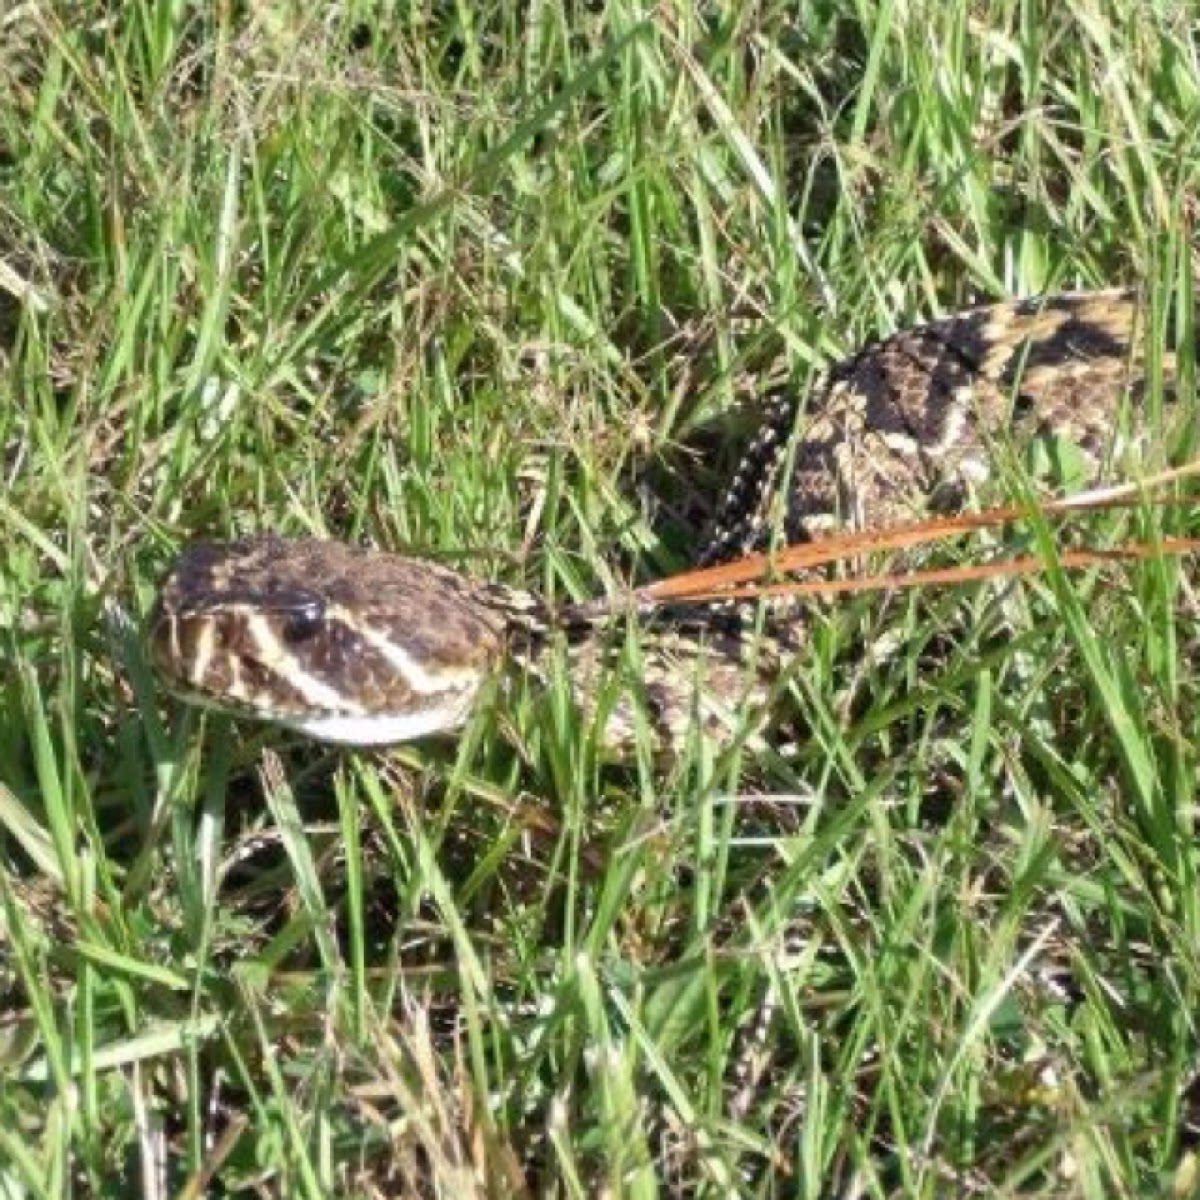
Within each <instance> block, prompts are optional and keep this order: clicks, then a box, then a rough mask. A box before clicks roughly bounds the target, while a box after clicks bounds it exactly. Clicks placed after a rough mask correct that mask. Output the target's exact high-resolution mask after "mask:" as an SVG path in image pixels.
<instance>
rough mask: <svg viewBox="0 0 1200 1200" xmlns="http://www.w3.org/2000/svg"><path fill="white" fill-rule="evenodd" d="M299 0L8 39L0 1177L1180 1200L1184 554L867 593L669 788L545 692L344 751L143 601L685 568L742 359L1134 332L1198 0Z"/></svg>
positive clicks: (577, 580)
mask: <svg viewBox="0 0 1200 1200" xmlns="http://www.w3.org/2000/svg"><path fill="white" fill-rule="evenodd" d="M303 10H304V6H293V5H287V4H280V3H266V4H258V5H248V6H243V5H238V4H226V5H214V6H207V5H194V4H187V3H183V2H181V0H157V2H155V0H130V2H129V3H126V4H124V5H106V4H102V3H98V2H87V3H83V4H68V3H66V2H65V0H33V2H30V3H25V4H19V5H16V6H10V10H9V11H6V13H5V14H4V15H3V16H2V17H0V30H2V31H3V34H2V37H0V80H2V83H3V86H2V87H0V245H2V247H3V253H2V255H0V259H2V262H3V278H0V285H2V293H0V295H2V296H3V304H0V330H2V332H3V338H2V341H0V347H2V349H0V354H2V356H3V357H2V365H3V372H2V375H0V379H2V383H0V445H2V446H3V463H4V477H5V487H4V490H3V492H2V493H0V522H2V524H3V531H4V533H3V545H4V567H3V574H2V575H0V698H2V704H0V1195H3V1196H4V1197H5V1198H6V1200H7V1198H8V1197H27V1196H28V1197H42V1196H57V1195H61V1194H65V1193H67V1192H71V1193H72V1194H80V1195H97V1196H127V1195H130V1194H135V1193H136V1194H143V1195H147V1196H167V1195H170V1196H179V1197H186V1196H198V1195H201V1194H210V1195H224V1194H233V1193H239V1194H272V1195H289V1196H290V1195H295V1196H319V1195H329V1194H347V1195H360V1196H376V1195H429V1196H435V1195H436V1196H455V1197H462V1196H472V1195H479V1196H483V1195H492V1196H498V1195H504V1196H507V1195H529V1196H532V1195H543V1194H544V1195H554V1196H583V1195H614V1196H615V1195H629V1196H650V1195H654V1194H665V1195H705V1196H717V1195H719V1196H725V1195H730V1194H744V1195H747V1196H762V1197H774V1196H779V1197H782V1196H797V1197H821V1196H867V1197H899V1196H906V1197H907V1196H915V1197H934V1196H945V1195H961V1196H970V1195H987V1196H993V1195H1029V1196H1044V1197H1050V1196H1055V1197H1062V1196H1080V1197H1101V1196H1103V1197H1113V1196H1131V1197H1132V1196H1138V1197H1141V1196H1150V1195H1161V1196H1169V1197H1186V1196H1191V1195H1196V1194H1198V1187H1200V1184H1198V1182H1197V1181H1198V1180H1200V1160H1198V1158H1197V1151H1196V1142H1197V1134H1198V1132H1200V1084H1198V1083H1197V1074H1198V1072H1200V1035H1198V1031H1197V1027H1196V1019H1195V1016H1194V1014H1195V1013H1196V1012H1197V1011H1200V1003H1198V1001H1200V949H1198V948H1200V904H1198V893H1197V889H1196V850H1195V818H1196V811H1197V808H1196V805H1197V794H1196V781H1197V766H1198V763H1197V757H1198V756H1197V745H1198V741H1197V733H1198V729H1197V719H1198V718H1197V711H1198V708H1197V678H1196V670H1195V662H1196V654H1195V645H1196V637H1195V627H1194V611H1195V609H1194V597H1193V594H1192V590H1191V583H1190V582H1189V580H1188V577H1187V575H1186V572H1184V571H1181V570H1180V569H1179V568H1178V567H1177V565H1176V564H1174V563H1170V562H1158V561H1153V562H1149V563H1146V564H1139V565H1136V566H1131V567H1129V568H1122V569H1121V570H1120V571H1119V572H1116V573H1114V572H1106V573H1104V574H1102V575H1094V574H1093V575H1082V576H1078V577H1072V578H1070V579H1067V578H1065V577H1062V576H1061V575H1060V574H1057V573H1055V572H1053V571H1052V572H1050V573H1049V574H1048V575H1047V576H1045V577H1044V578H1043V579H1041V580H1038V581H1033V582H1027V583H1021V584H1016V585H1013V586H1011V587H1007V588H996V587H994V586H990V587H983V588H974V589H964V590H962V591H960V592H957V593H944V592H943V593H931V594H930V595H928V596H924V597H920V598H918V599H914V598H911V597H892V598H883V597H870V598H866V599H855V600H854V601H848V602H846V603H845V604H841V605H839V606H838V607H837V608H836V609H834V610H832V611H831V612H829V613H828V614H826V615H822V616H820V617H819V618H817V619H816V620H815V622H814V628H813V631H812V636H811V639H810V644H809V646H808V647H807V648H806V650H805V652H804V654H803V656H802V660H801V662H800V663H798V664H797V667H796V668H795V671H794V674H793V676H792V680H791V683H790V685H789V688H788V689H787V695H786V696H784V697H783V698H782V699H781V710H782V713H783V715H785V716H787V717H790V718H791V719H792V720H793V721H794V722H795V723H796V724H797V725H798V726H799V727H801V728H803V729H804V730H805V731H806V737H805V739H804V740H803V742H802V743H801V744H800V746H799V747H798V749H797V752H796V753H795V755H793V756H791V757H789V756H787V755H784V754H781V753H775V752H772V751H770V750H767V751H763V752H761V753H758V752H754V753H751V752H750V751H748V750H739V749H738V748H736V747H734V748H733V749H730V750H724V751H722V750H720V749H714V748H712V747H708V746H697V747H695V748H694V751H693V752H691V753H688V754H685V755H684V756H683V757H682V758H681V759H680V761H678V762H676V763H674V764H671V765H669V766H664V765H662V764H658V763H655V762H654V761H653V760H652V759H651V758H649V757H648V756H646V755H643V756H641V757H635V758H634V759H633V760H632V761H631V762H630V763H627V764H624V765H621V766H613V765H611V764H605V763H603V762H602V761H599V760H598V758H597V756H596V755H595V754H594V752H593V750H592V748H591V747H590V745H589V738H588V733H587V730H586V729H584V728H581V726H580V722H579V720H578V717H577V716H576V715H575V714H574V713H573V711H572V710H571V707H570V705H569V704H568V703H566V702H565V700H566V689H565V687H564V686H562V681H561V680H560V681H559V683H558V684H557V685H555V686H552V687H550V688H549V689H548V691H547V693H546V694H543V695H537V694H531V695H529V696H526V697H523V698H520V699H516V700H512V701H511V702H508V701H505V699H504V697H503V696H501V695H499V694H497V695H496V696H495V697H494V703H492V704H490V705H487V706H484V707H483V709H482V710H481V711H480V713H479V714H478V715H477V717H476V718H475V719H474V720H473V721H472V723H471V725H470V727H469V728H468V730H467V731H466V732H465V733H464V735H463V737H462V738H461V739H460V740H458V741H457V742H456V743H454V744H436V743H431V744H429V745H417V746H412V747H407V748H401V749H398V750H397V751H395V752H394V753H387V754H353V753H327V752H324V751H321V750H318V749H314V748H313V747H311V746H308V745H305V744H304V743H302V742H300V741H299V740H297V739H294V738H291V737H287V736H283V735H281V734H279V733H278V732H276V731H273V730H264V729H262V728H256V727H251V726H234V725H230V724H229V723H227V722H224V721H221V720H216V719H213V718H203V717H200V716H198V715H197V714H195V713H189V712H185V711H183V710H182V709H180V708H178V707H177V706H174V705H172V704H170V703H168V702H167V701H165V700H164V699H162V698H161V697H160V696H159V694H158V692H157V690H156V689H155V686H154V683H153V680H152V679H151V677H150V675H149V673H148V669H147V664H146V662H145V659H144V657H143V655H142V652H141V650H140V648H139V644H138V641H137V638H136V637H135V636H133V631H132V630H131V629H130V628H128V627H125V626H122V625H121V623H120V622H119V621H114V620H112V619H111V618H112V615H113V613H114V611H116V610H117V609H118V608H119V609H121V610H123V611H125V612H126V613H127V614H129V615H130V616H131V617H132V619H133V620H134V621H136V620H137V619H138V618H139V617H140V616H141V615H143V614H144V613H145V611H146V609H147V607H148V605H149V601H150V597H151V595H152V591H153V586H154V583H155V581H156V579H157V578H158V576H159V574H160V573H161V571H162V570H163V569H164V568H165V566H166V564H167V563H168V562H169V561H170V559H171V557H172V555H173V554H174V553H175V552H176V551H177V550H178V549H179V547H180V546H181V545H182V544H183V543H184V542H185V541H187V540H188V539H189V538H192V537H195V536H200V535H216V536H227V535H232V534H236V533H242V532H252V531H256V530H261V529H263V528H273V529H277V530H281V531H283V532H287V533H301V532H322V533H329V534H333V535H337V536H341V537H346V538H349V539H353V540H367V541H370V542H371V543H374V544H378V545H381V546H387V547H391V548H412V549H414V550H417V551H420V552H421V553H423V554H426V555H429V556H432V557H437V558H440V559H442V560H444V561H447V562H450V563H452V564H455V565H458V566H461V567H462V568H464V569H466V570H470V571H472V572H474V573H476V574H480V575H484V576H489V577H495V578H500V579H503V580H505V581H507V582H512V583H519V584H522V585H526V586H530V587H534V588H537V589H540V590H542V591H543V592H545V593H547V594H550V595H553V596H555V597H560V598H562V597H575V596H579V597H583V596H589V595H593V594H596V593H599V592H601V591H603V590H604V589H605V588H606V587H609V586H611V585H612V584H614V583H617V582H621V581H624V580H628V579H650V578H653V577H655V576H657V575H660V574H663V573H665V572H667V571H668V570H671V569H674V568H678V567H680V566H682V565H685V564H686V563H687V562H688V561H689V559H690V555H691V553H692V551H693V548H694V545H695V539H696V537H697V533H696V531H697V530H698V529H701V528H703V525H704V522H705V520H706V519H707V517H708V516H710V515H711V506H712V503H713V501H714V499H715V497H716V496H717V495H718V494H719V492H720V489H721V485H722V481H723V479H725V478H726V477H727V476H728V474H729V472H730V471H731V470H732V467H733V465H734V462H735V461H736V456H737V453H738V452H739V450H740V448H741V446H742V445H744V443H745V440H746V438H747V436H748V435H749V431H750V430H751V428H752V426H753V420H754V416H753V404H752V403H751V402H748V399H747V398H748V397H750V398H752V396H753V391H754V380H755V379H756V378H758V377H760V375H761V372H762V371H763V370H764V369H765V367H766V365H767V364H768V363H770V362H771V361H772V359H774V358H775V357H776V356H777V355H779V354H780V353H783V354H785V355H786V356H787V359H788V361H789V363H790V366H791V370H792V372H793V374H794V376H795V377H796V379H797V380H798V381H804V380H805V379H807V378H808V375H809V373H810V372H811V371H812V369H813V368H814V366H815V365H816V364H818V363H820V362H823V361H827V360H828V359H829V358H831V357H834V356H836V355H838V354H840V353H845V352H847V351H849V350H851V349H852V348H854V347H855V346H856V345H857V344H859V343H860V342H861V341H862V340H864V339H866V338H868V337H870V336H874V335H877V334H879V333H884V332H887V331H890V330H892V329H895V328H897V327H900V326H903V325H904V324H907V323H910V322H912V321H914V320H916V319H919V318H920V317H921V316H927V315H930V314H933V313H941V312H948V311H952V310H953V309H954V308H955V307H958V306H961V305H962V304H964V303H967V302H970V301H972V300H975V299H981V298H991V297H1000V296H1007V295H1018V294H1019V295H1025V294H1032V293H1036V292H1038V291H1041V290H1044V289H1052V288H1055V287H1067V286H1071V287H1074V286H1104V285H1110V284H1114V283H1118V282H1129V283H1140V284H1144V285H1145V287H1146V289H1147V294H1148V297H1149V306H1150V312H1151V331H1152V333H1151V336H1150V338H1149V339H1148V342H1149V345H1150V347H1151V352H1152V355H1153V354H1155V353H1157V350H1158V349H1159V348H1161V347H1163V346H1169V345H1170V337H1169V335H1167V334H1166V333H1164V330H1166V328H1167V325H1168V319H1169V318H1171V317H1177V316H1180V315H1182V317H1183V319H1184V321H1185V325H1184V328H1186V327H1187V326H1186V320H1187V312H1188V307H1189V305H1188V298H1189V297H1190V293H1191V288H1192V284H1191V271H1192V268H1193V261H1192V246H1191V240H1190V239H1191V228H1192V223H1193V221H1194V219H1195V212H1196V197H1197V194H1198V192H1197V188H1198V184H1200V166H1198V163H1200V159H1198V158H1197V150H1196V142H1197V134H1198V131H1200V123H1198V120H1197V118H1198V116H1200V103H1198V101H1200V64H1197V61H1196V49H1195V40H1194V34H1195V30H1194V28H1193V24H1192V22H1193V18H1192V16H1191V15H1190V13H1189V11H1188V9H1187V7H1186V6H1184V5H1171V4H1150V3H1145V2H1135V3H1120V4H1118V3H1108V2H1105V0H1065V2H1063V3H1059V4H1041V3H1037V2H1036V0H1020V2H1011V0H978V2H975V3H971V4H969V5H968V4H965V3H962V2H950V3H937V4H934V3H928V4H921V3H908V4H897V3H890V2H889V0H859V2H858V3H856V4H853V5H838V4H828V3H818V4H810V5H803V6H793V5H791V4H787V3H784V2H783V0H757V2H756V3H752V4H747V5H744V6H728V8H725V7H723V6H715V5H714V6H693V5H684V4H670V3H668V4H663V5H659V6H657V7H649V6H646V7H641V6H635V5H632V4H628V3H622V2H619V0H612V2H611V3H607V4H594V5H587V6H583V5H572V4H567V3H565V2H564V0H538V2H537V3H534V4H531V5H528V6H525V5H520V6H518V5H497V6H491V7H480V8H476V7H474V6H470V5H457V6H449V5H446V6H419V5H416V6H414V5H401V4H389V3H387V2H386V0H376V2H368V0H361V2H359V3H353V2H351V0H346V2H345V3H334V4H326V5H320V6H311V11H312V15H311V16H304V17H301V16H299V15H297V14H298V13H300V12H302V11H303ZM1180 340H1181V341H1182V342H1184V343H1186V340H1187V339H1186V338H1181V339H1180ZM1184 363H1185V370H1187V371H1190V365H1191V364H1190V360H1189V359H1188V356H1187V355H1185V356H1184ZM1188 377H1189V378H1190V377H1191V376H1190V374H1189V376H1188ZM1185 393H1186V397H1185V398H1186V400H1187V402H1188V403H1190V402H1191V389H1190V387H1188V388H1185ZM1184 448H1185V449H1186V447H1184ZM1164 453H1165V451H1163V450H1162V448H1161V447H1160V448H1159V449H1158V450H1156V451H1155V452H1153V453H1150V454H1148V455H1147V461H1146V463H1145V464H1144V465H1145V467H1146V469H1149V467H1150V466H1151V465H1154V464H1155V463H1157V462H1158V461H1160V460H1161V458H1162V457H1163V454H1164ZM1189 523H1190V524H1192V525H1193V526H1194V522H1192V521H1191V517H1190V514H1189V513H1188V512H1187V510H1186V509H1183V510H1180V511H1171V512H1169V513H1166V514H1164V513H1139V514H1135V515H1133V516H1132V517H1130V516H1124V517H1113V516H1108V517H1103V518H1094V519H1089V524H1088V529H1089V531H1090V533H1091V535H1092V536H1093V538H1094V540H1108V539H1110V538H1114V537H1118V536H1122V535H1124V534H1128V533H1130V532H1132V533H1134V534H1137V535H1140V536H1153V533H1154V531H1156V530H1159V529H1162V528H1166V529H1170V530H1178V531H1186V529H1187V528H1188V526H1189ZM1030 536H1031V537H1032V538H1033V540H1034V542H1035V544H1036V543H1037V541H1038V538H1040V537H1043V536H1044V531H1042V532H1039V531H1037V530H1034V531H1033V532H1032V533H1031V535H1030ZM966 553H968V554H969V553H970V549H969V548H968V549H967V551H966ZM884 638H889V639H891V640H892V641H893V642H894V643H895V644H897V645H899V646H900V647H901V649H900V651H899V652H898V653H897V654H894V655H892V656H890V657H887V656H883V655H879V656H867V658H866V659H865V660H863V658H862V656H861V654H857V653H856V650H855V648H856V647H860V646H862V645H864V644H866V645H874V644H878V643H879V641H880V639H884Z"/></svg>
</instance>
